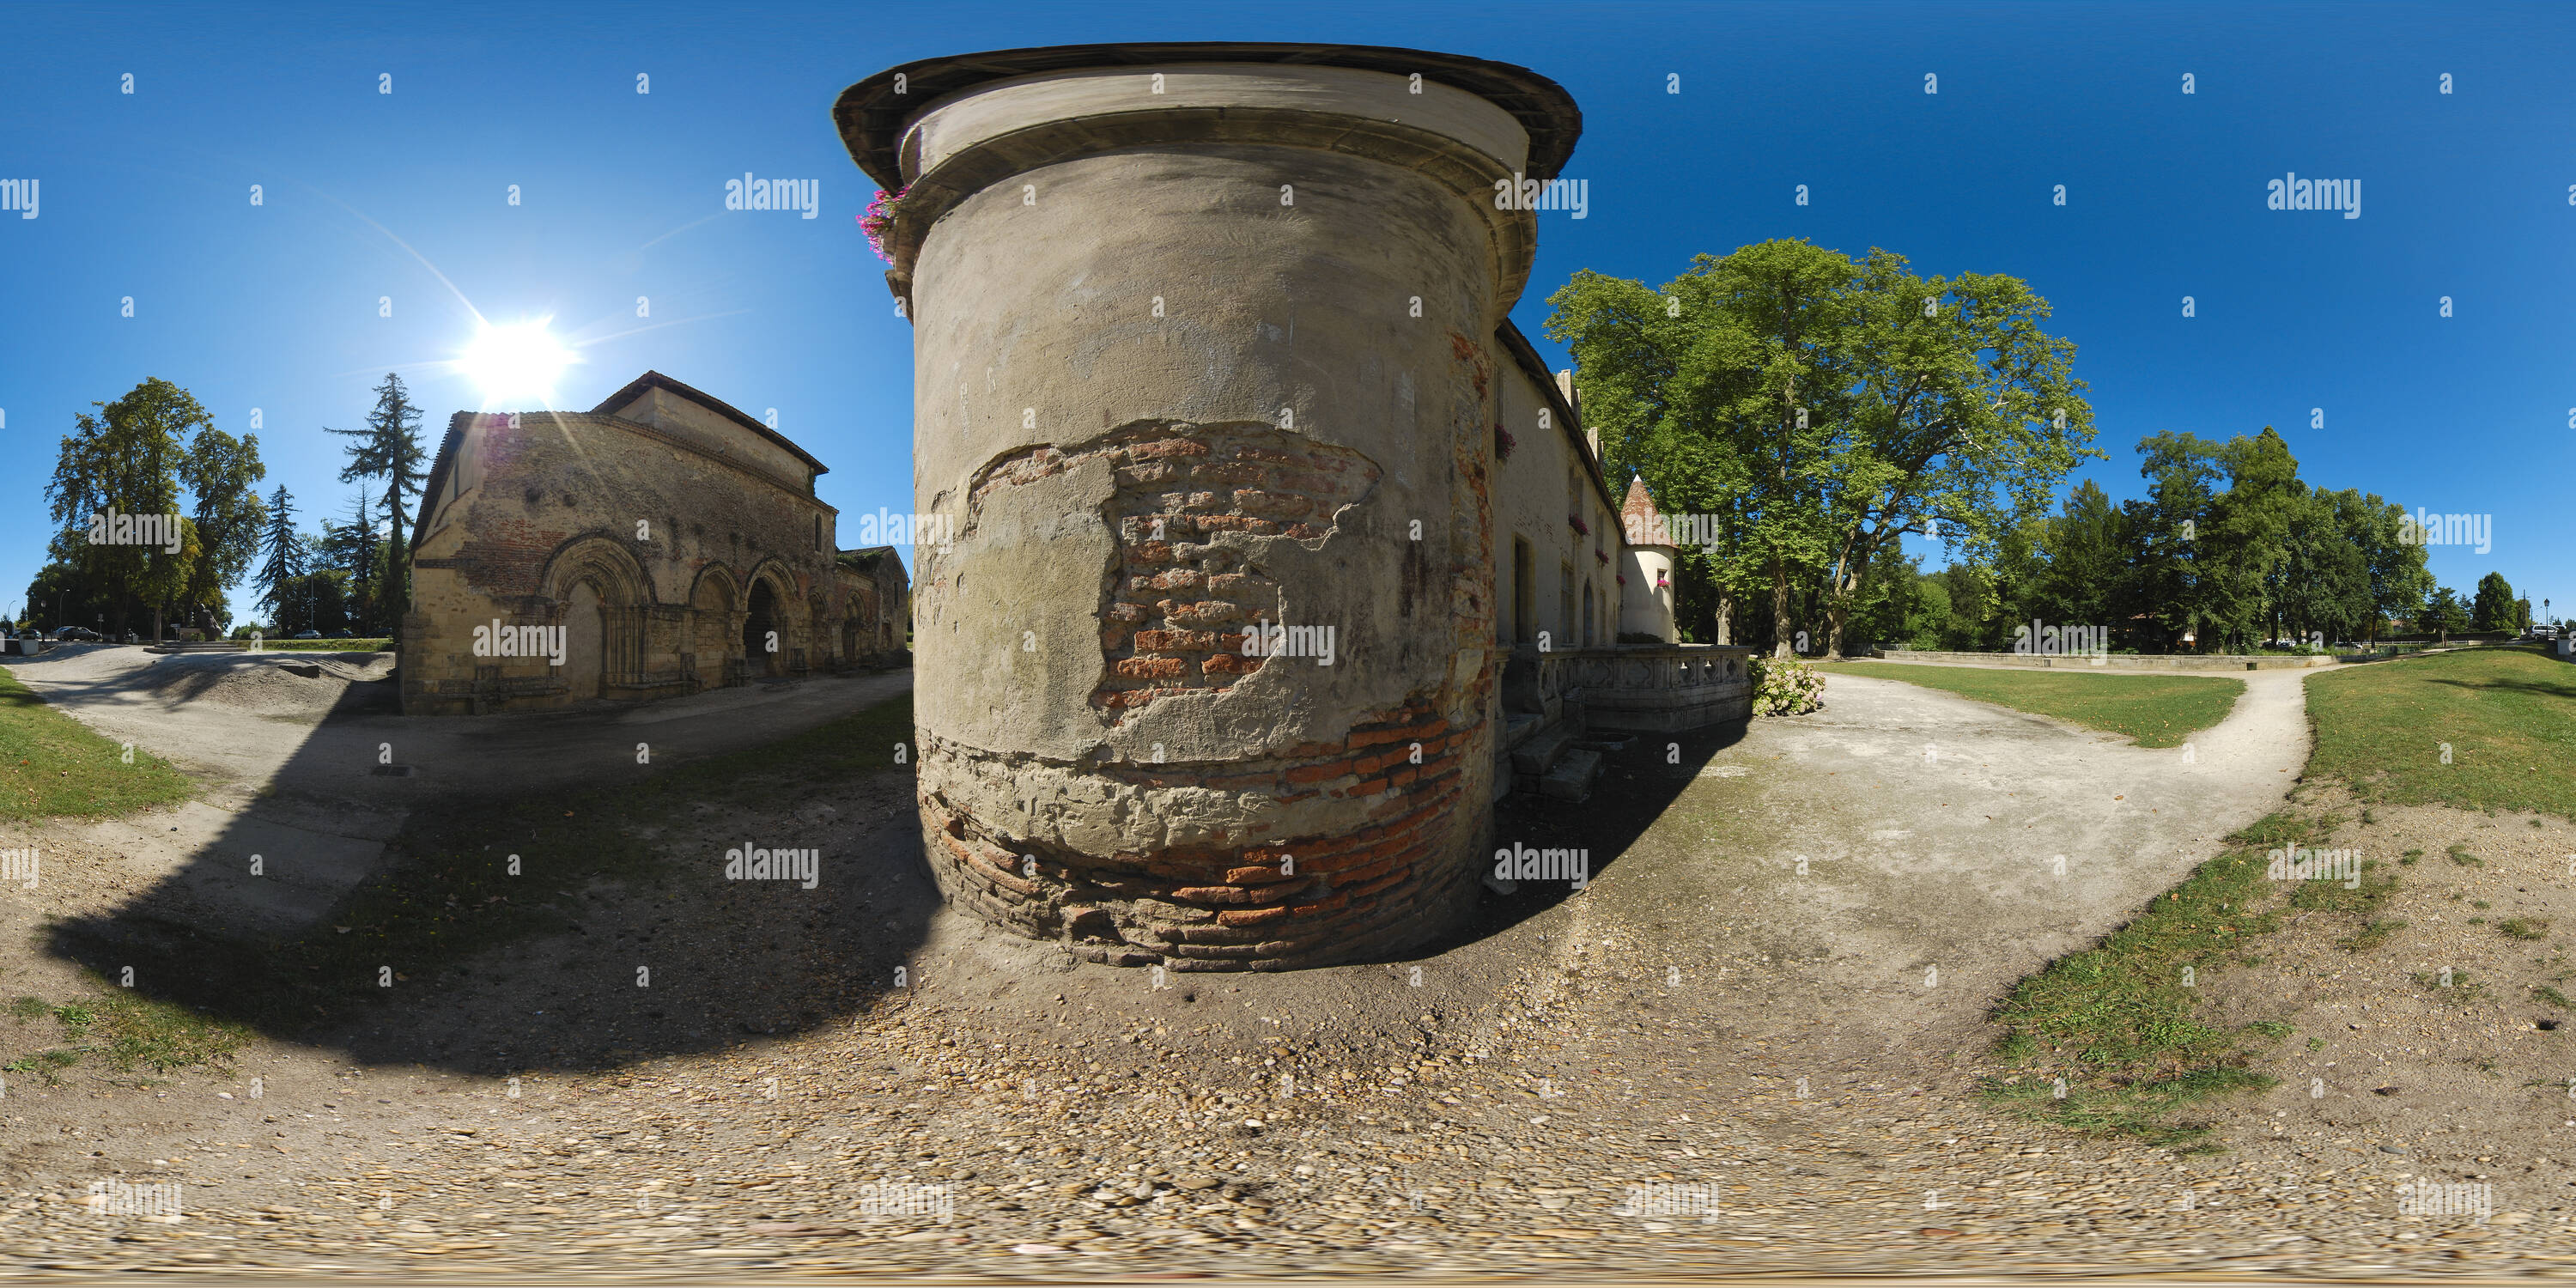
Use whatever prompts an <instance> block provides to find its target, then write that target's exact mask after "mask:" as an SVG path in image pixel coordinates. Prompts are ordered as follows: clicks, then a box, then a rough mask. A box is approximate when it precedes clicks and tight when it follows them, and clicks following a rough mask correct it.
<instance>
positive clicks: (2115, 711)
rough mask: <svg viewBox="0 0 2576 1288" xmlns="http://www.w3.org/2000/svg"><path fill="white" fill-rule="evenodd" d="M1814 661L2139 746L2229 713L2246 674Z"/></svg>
mask: <svg viewBox="0 0 2576 1288" xmlns="http://www.w3.org/2000/svg"><path fill="white" fill-rule="evenodd" d="M1816 669H1817V670H1820V671H1823V672H1824V673H1825V674H1826V675H1827V676H1834V675H1864V676H1868V677H1870V678H1871V679H1876V680H1903V681H1905V682H1906V683H1908V684H1919V685H1922V686H1923V687H1925V688H1927V689H1941V690H1944V691H1946V692H1950V693H1955V694H1958V695H1959V696H1960V697H1963V698H1974V699H1976V700H1977V701H1979V702H1991V703H1994V704H1995V705H1996V706H1999V707H2010V708H2012V709H2013V710H2015V711H2028V712H2030V713H2031V714H2033V715H2043V716H2053V717H2055V718H2057V719H2059V720H2065V721H2068V722H2070V723H2073V724H2080V725H2082V726H2084V727H2085V728H2087V729H2100V730H2102V731H2104V732H2106V733H2116V734H2120V735H2123V736H2125V737H2128V738H2131V739H2134V740H2135V741H2136V742H2137V744H2138V745H2139V746H2141V747H2179V746H2181V745H2182V744H2183V743H2184V742H2185V741H2186V740H2188V739H2189V738H2190V737H2191V736H2192V735H2193V734H2195V733H2198V732H2200V731H2201V730H2203V729H2206V728H2209V727H2210V726H2211V725H2214V724H2217V723H2218V722H2219V721H2221V720H2224V719H2226V718H2227V713H2228V712H2229V711H2231V710H2234V709H2235V707H2236V699H2237V696H2238V695H2240V694H2242V693H2244V692H2245V682H2244V681H2243V680H2232V679H2228V678H2227V677H2225V676H2204V675H2073V674H2066V673H2063V672H2059V671H2054V670H2041V671H2008V670H2002V669H1999V668H1998V669H1988V668H1980V667H1966V666H1933V665H1928V664H1924V663H1898V662H1836V663H1832V664H1829V665H1825V666H1819V667H1818V668H1816ZM1830 683H1831V681H1830V680H1829V681H1828V684H1830Z"/></svg>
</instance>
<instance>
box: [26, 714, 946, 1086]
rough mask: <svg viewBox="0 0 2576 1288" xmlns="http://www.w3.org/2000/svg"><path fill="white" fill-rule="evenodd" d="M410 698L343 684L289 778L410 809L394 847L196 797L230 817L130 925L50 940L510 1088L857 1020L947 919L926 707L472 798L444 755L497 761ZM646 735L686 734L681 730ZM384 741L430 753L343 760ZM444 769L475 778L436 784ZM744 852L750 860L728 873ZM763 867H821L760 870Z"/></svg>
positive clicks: (276, 804) (320, 1041) (149, 978)
mask: <svg viewBox="0 0 2576 1288" xmlns="http://www.w3.org/2000/svg"><path fill="white" fill-rule="evenodd" d="M861 682H862V681H858V680H847V679H830V678H817V679H813V680H808V681H804V682H803V683H806V684H810V685H814V686H818V687H819V686H829V685H835V684H854V683H861ZM163 688H164V689H165V690H167V693H168V698H169V700H172V701H174V702H175V701H189V700H203V698H204V697H205V696H206V695H207V694H208V693H209V692H210V691H211V689H212V683H211V682H209V681H205V680H202V679H200V678H199V677H196V676H194V675H190V676H187V677H182V678H179V679H176V680H174V681H172V682H171V683H169V684H165V685H164V686H163ZM192 688H193V689H194V691H193V692H192V691H190V690H191V689H192ZM394 707H395V700H394V695H393V684H392V683H391V682H389V681H382V680H377V681H362V682H357V683H352V684H350V685H349V686H348V688H347V691H346V692H345V693H343V694H342V695H341V696H340V697H339V698H338V700H337V701H336V702H335V703H333V704H332V705H331V706H330V707H329V709H328V711H327V713H325V714H322V715H321V716H320V717H319V718H318V720H315V721H312V722H311V723H310V725H309V727H308V728H307V729H305V730H303V731H301V736H302V741H301V744H300V745H299V747H298V748H297V750H296V751H295V752H294V753H292V754H291V755H290V756H289V757H288V758H287V763H286V765H285V766H284V767H283V768H282V769H281V770H280V771H279V773H278V774H277V776H276V778H275V780H274V781H275V782H279V783H304V784H315V783H331V782H337V783H339V784H342V785H343V786H342V787H341V788H340V789H339V790H340V791H342V792H345V793H346V801H345V805H346V807H347V810H348V811H349V812H350V813H353V814H366V813H368V812H370V811H376V812H378V813H380V814H381V815H383V816H390V817H392V818H395V819H397V820H399V822H398V825H397V826H396V827H395V828H394V830H392V831H391V832H390V835H389V838H388V839H386V840H384V841H383V842H382V844H381V847H378V846H376V845H373V844H370V843H366V842H364V841H362V840H359V839H353V838H350V837H347V836H342V835H332V834H329V833H327V832H323V831H316V830H314V828H313V827H311V826H309V824H311V823H312V820H313V819H314V817H315V816H316V815H317V814H323V815H327V814H329V813H330V812H331V804H332V803H331V802H329V801H326V800H321V799H318V798H317V794H316V793H314V792H312V791H310V790H306V791H298V792H295V793H291V794H287V795H281V796H277V797H275V798H273V799H260V800H254V801H253V802H252V804H251V806H250V808H248V809H244V810H241V811H239V812H237V813H232V814H225V813H224V812H222V811H220V810H212V809H209V808H208V807H206V806H204V805H202V804H200V805H193V806H188V807H183V811H184V810H197V811H202V812H204V813H205V814H207V815H208V816H210V817H212V818H213V819H215V820H218V821H217V822H216V823H214V824H213V825H212V829H211V830H212V835H211V836H209V837H207V838H205V839H202V840H200V841H199V842H198V843H196V844H194V845H193V846H191V847H189V848H188V850H187V851H186V852H185V853H184V854H181V855H177V856H173V857H174V858H175V859H176V861H175V862H172V863H165V864H163V865H161V867H160V871H159V875H158V879H155V880H152V881H150V882H149V883H148V885H147V886H146V888H145V889H144V890H143V891H142V892H141V893H140V894H138V895H136V896H135V897H133V898H131V899H129V900H127V901H125V902H123V903H122V904H120V905H119V906H117V907H115V908H114V909H113V910H111V911H106V912H100V913H93V914H89V915H79V916H72V917H68V918H64V919H62V920H58V921H56V922H54V923H53V924H52V925H51V926H50V927H49V928H48V930H47V931H46V932H45V935H44V942H45V945H46V947H47V948H48V949H49V950H50V951H52V952H53V953H55V954H57V955H59V956H61V957H63V958H67V959H69V960H71V961H74V962H77V963H78V964H79V965H81V966H83V967H85V968H87V969H88V970H90V971H91V972H94V973H95V974H96V975H97V976H98V977H99V978H101V979H103V980H105V981H107V982H108V983H110V984H114V985H124V986H127V987H131V988H133V989H135V990H136V992H137V993H138V994H141V995H143V996H145V997H149V998H153V999H158V1000H164V1001H169V1002H175V1003H179V1004H182V1005H185V1006H187V1007H189V1008H191V1009H193V1010H195V1011H197V1012H199V1013H200V1014H202V1015H204V1016H206V1017H208V1018H211V1019H215V1020H220V1021H229V1022H233V1023H237V1024H240V1025H244V1026H247V1027H249V1028H251V1029H253V1030H255V1031H257V1032H258V1033H260V1034H262V1035H264V1036H267V1037H271V1038H275V1039H281V1040H287V1041H293V1042H298V1043H307V1044H314V1045H319V1046H324V1047H330V1048H338V1049H342V1050H345V1051H347V1052H348V1053H349V1054H350V1055H351V1056H352V1057H353V1058H355V1059H357V1060H359V1061H362V1062H368V1063H397V1062H400V1063H419V1064H423V1065H428V1066H432V1067H437V1068H445V1069H450V1070H454V1071H457V1072H463V1073H471V1074H478V1075H506V1074H512V1073H520V1072H531V1071H543V1070H550V1069H596V1068H601V1067H605V1066H609V1065H614V1064H618V1063H624V1062H627V1061H632V1060H640V1059H648V1058H652V1057H655V1056H662V1055H673V1054H687V1053H692V1052H701V1051H707V1050H712V1049H718V1048H722V1047H726V1046H731V1045H736V1044H739V1043H741V1042H743V1041H744V1040H746V1038H747V1037H750V1036H755V1035H770V1034H777V1033H782V1032H790V1031H794V1030H799V1029H805V1028H811V1027H814V1026H817V1025H821V1024H826V1023H830V1022H832V1021H833V1020H835V1019H839V1018H842V1017H846V1016H847V1015H849V1014H851V1013H852V1012H854V1011H856V1010H858V1009H860V1008H862V1007H864V1006H865V1005H866V1004H867V1003H868V1002H869V1000H870V999H871V998H872V997H874V996H875V995H876V994H878V993H879V992H880V991H882V990H883V989H884V988H886V987H888V986H889V984H890V982H891V981H892V979H893V978H894V967H895V966H896V965H898V964H900V963H902V962H904V961H906V960H909V959H910V958H911V956H912V955H913V954H914V952H915V951H916V950H917V948H918V947H919V945H920V943H921V941H922V939H923V937H924V935H925V934H926V927H927V924H928V922H929V919H930V917H931V915H932V914H933V913H934V912H935V911H936V910H937V908H938V898H937V895H936V892H935V891H934V890H933V889H932V888H931V885H930V882H929V879H928V875H927V873H926V871H925V870H924V869H923V867H922V864H921V862H920V858H919V832H918V829H917V826H916V824H915V823H914V821H913V809H912V791H911V785H912V783H911V772H910V770H909V769H897V768H893V766H894V764H895V757H894V756H893V755H892V754H891V750H892V747H893V745H894V744H895V743H897V742H908V741H909V740H910V739H911V737H912V729H911V707H910V701H909V698H908V696H898V697H896V698H894V699H892V700H889V701H884V702H879V703H877V704H876V705H874V706H870V707H868V708H867V709H865V710H861V711H859V712H857V713H855V714H851V715H846V716H841V717H839V718H837V719H831V720H829V721H826V722H823V723H820V724H819V725H817V726H815V727H813V728H810V729H806V730H803V731H800V732H796V733H792V734H789V735H787V736H785V737H783V738H781V739H779V740H777V741H775V742H771V743H769V744H767V745H764V746H759V747H756V748H753V749H749V750H741V751H733V752H727V753H721V754H716V755H711V756H706V757H702V758H698V759H692V760H683V759H681V758H679V757H677V756H675V755H670V754H662V755H657V756H654V757H652V758H651V763H649V764H634V767H633V769H632V772H631V773H623V774H614V775H609V774H602V775H597V776H595V778H594V780H593V781H591V782H587V783H567V782H563V781H560V780H558V781H554V782H543V781H539V782H536V783H532V784H531V785H530V786H529V787H528V788H527V789H526V790H524V791H517V792H497V791H492V790H488V789H486V788H484V787H482V786H479V785H473V784H475V783H476V780H477V779H478V778H479V779H488V778H489V777H490V776H491V768H492V767H491V766H490V765H488V764H486V765H482V766H474V767H468V766H458V767H456V768H457V769H458V772H457V773H455V774H454V775H443V774H442V770H443V769H445V768H446V767H445V766H442V765H441V764H439V763H438V762H437V760H436V757H435V754H434V753H435V752H436V751H438V750H439V749H444V748H461V750H460V751H459V753H458V754H466V755H472V754H476V753H477V752H478V751H488V750H489V744H488V743H486V744H482V745H480V746H479V747H478V745H477V744H476V743H474V742H471V741H462V740H460V739H458V738H454V737H442V736H420V735H433V734H434V733H435V732H445V731H442V730H440V727H441V726H447V725H453V724H456V723H457V722H458V719H460V718H447V719H406V718H405V717H402V716H401V715H399V714H398V713H396V712H395V710H394ZM266 718H268V719H271V720H275V719H277V717H274V716H270V717H266ZM463 719H469V720H470V718H463ZM574 729H582V730H587V735H586V736H587V739H588V740H589V741H595V742H597V743H598V744H599V746H597V747H594V748H591V749H590V750H591V751H592V752H594V753H596V754H597V755H599V756H600V757H602V758H603V759H607V758H612V757H614V758H618V759H620V760H622V761H624V762H626V763H629V764H633V762H635V761H636V760H638V759H639V757H638V755H637V753H636V752H635V750H634V748H635V746H636V743H637V739H638V731H637V729H636V728H633V727H628V726H627V725H626V724H624V723H622V722H621V720H620V719H618V718H615V717H613V716H612V715H611V713H608V712H592V713H585V712H575V713H569V714H568V715H567V717H566V718H565V719H564V720H562V721H559V722H558V725H557V728H556V730H555V737H554V738H553V739H552V740H551V741H552V742H554V743H557V744H561V743H562V742H563V741H564V739H565V737H566V736H567V734H566V731H567V730H574ZM650 733H651V735H652V736H655V737H657V738H660V737H667V738H668V739H669V740H670V741H674V742H676V741H679V740H680V739H679V737H678V736H677V735H678V731H677V730H676V729H675V728H674V727H672V726H668V725H662V726H652V727H650ZM288 736H296V735H295V734H294V733H292V732H290V733H289V734H288ZM576 740H578V739H576ZM369 741H373V742H377V743H379V744H381V745H384V746H387V747H391V746H396V745H401V746H405V747H407V748H410V749H412V750H414V751H415V752H417V751H420V750H428V751H431V752H432V753H433V754H432V755H430V756H427V757H423V756H421V755H417V754H414V755H407V756H406V757H405V758H404V760H403V761H402V762H401V763H398V764H388V765H384V766H382V767H381V772H377V773H364V772H360V771H358V770H357V769H355V768H353V767H352V766H351V765H350V763H349V762H350V758H351V750H352V747H353V746H355V745H362V744H364V743H366V742H369ZM385 758H386V759H390V758H391V757H390V754H388V755H387V756H386V757H385ZM309 762H319V763H309ZM469 769H471V770H473V771H474V772H467V771H468V770H469ZM531 776H532V777H535V776H536V775H534V774H532V775H531ZM442 777H447V778H450V779H451V780H452V781H462V782H464V783H467V784H469V786H467V787H465V788H463V789H461V790H451V791H431V792H423V791H420V790H418V787H419V786H420V780H422V779H427V780H430V781H431V782H436V781H438V780H439V779H441V778H442ZM597 779H608V780H610V781H608V782H600V781H597ZM290 797H291V798H290ZM272 806H273V808H272ZM280 816H292V817H294V818H296V819H298V820H299V821H301V822H304V823H306V824H308V826H305V827H289V826H286V825H284V824H282V823H280V822H279V821H278V819H279V817H280ZM182 821H183V822H185V820H182ZM171 830H172V831H173V832H177V831H180V830H181V829H180V827H178V826H173V827H172V828H171ZM728 850H737V851H749V852H751V853H750V858H749V860H748V861H747V862H744V863H741V864H738V865H736V866H735V867H734V868H733V871H732V874H731V875H729V874H728V862H727V851H728ZM770 852H787V853H789V854H797V853H804V854H810V855H812V856H813V858H814V860H815V862H814V863H813V864H812V865H811V867H810V869H809V868H805V867H800V866H799V865H798V864H797V863H796V862H795V861H794V860H793V859H792V858H782V859H780V860H777V861H775V862H774V863H772V864H770V865H766V866H768V867H770V868H773V869H774V871H763V867H764V865H763V864H762V863H761V862H760V858H761V856H762V855H763V854H766V853H770ZM808 878H810V880H809V879H808Z"/></svg>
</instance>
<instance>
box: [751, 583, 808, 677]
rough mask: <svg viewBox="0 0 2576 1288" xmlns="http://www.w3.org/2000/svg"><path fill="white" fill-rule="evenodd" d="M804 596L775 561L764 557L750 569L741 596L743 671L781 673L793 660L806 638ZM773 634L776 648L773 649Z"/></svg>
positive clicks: (758, 674)
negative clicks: (749, 576)
mask: <svg viewBox="0 0 2576 1288" xmlns="http://www.w3.org/2000/svg"><path fill="white" fill-rule="evenodd" d="M803 603H804V601H803V599H802V598H800V597H799V596H798V595H797V594H796V591H795V584H794V582H793V581H792V580H791V579H790V578H789V577H788V576H787V573H786V570H785V569H784V568H782V567H780V566H779V564H778V563H777V561H775V560H763V561H762V562H761V563H760V565H759V566H758V567H755V568H753V569H752V570H751V578H750V583H749V585H748V587H747V589H745V591H744V592H743V598H742V637H741V642H742V658H743V670H744V671H745V672H746V673H747V674H750V675H756V676H783V675H786V674H787V673H788V669H789V667H788V664H789V663H790V662H791V661H792V660H793V653H794V650H796V649H798V648H800V647H803V645H802V641H803V640H804V639H805V637H806V631H805V625H806V624H805V623H804V622H803V621H800V620H799V619H800V618H802V617H803V616H804V613H803V611H802V606H803ZM773 633H775V635H776V637H777V640H776V644H777V647H775V648H772V647H771V646H770V645H771V638H770V637H771V635H772V634H773Z"/></svg>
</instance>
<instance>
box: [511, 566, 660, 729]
mask: <svg viewBox="0 0 2576 1288" xmlns="http://www.w3.org/2000/svg"><path fill="white" fill-rule="evenodd" d="M538 584H539V585H540V586H541V587H542V588H543V594H544V597H545V598H546V600H547V601H549V602H550V603H552V604H553V606H554V610H553V613H554V618H555V624H556V625H559V626H561V627H562V628H563V630H564V654H563V657H564V660H563V665H562V667H561V674H562V676H563V679H564V682H565V684H566V685H568V686H569V692H568V696H569V697H571V698H572V699H574V700H575V701H579V700H582V699H585V698H597V697H604V696H607V694H608V691H609V689H610V688H612V687H613V686H616V685H620V684H633V683H635V682H637V680H638V678H639V677H640V676H641V675H642V674H643V671H644V617H645V611H646V608H647V606H648V605H650V604H651V603H652V602H653V588H652V582H651V580H650V579H649V578H648V577H647V575H646V574H645V571H644V568H643V565H641V564H639V563H637V562H636V560H635V556H634V554H633V553H632V552H631V551H629V550H627V549H626V547H625V546H623V545H621V544H620V543H618V542H616V541H612V540H610V539H608V538H606V537H601V536H585V537H577V538H575V539H573V540H572V541H570V542H567V543H565V544H564V545H563V547H562V548H560V549H558V550H556V551H555V554H554V557H553V558H552V559H549V560H547V562H546V571H545V574H544V576H543V577H542V578H541V579H540V581H539V583H538Z"/></svg>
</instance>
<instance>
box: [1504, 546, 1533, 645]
mask: <svg viewBox="0 0 2576 1288" xmlns="http://www.w3.org/2000/svg"><path fill="white" fill-rule="evenodd" d="M1537 602H1538V560H1537V559H1536V558H1534V557H1532V556H1531V554H1530V543H1529V542H1527V541H1524V540H1522V539H1520V538H1519V537H1514V538H1512V615H1511V616H1510V617H1509V618H1508V619H1506V620H1508V621H1509V623H1510V627H1509V629H1510V631H1511V635H1510V642H1511V643H1515V644H1527V643H1529V642H1530V641H1531V640H1534V639H1536V638H1537V637H1538V633H1537V623H1535V622H1533V621H1531V620H1530V610H1531V607H1532V606H1533V605H1535V604H1536V603H1537Z"/></svg>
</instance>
